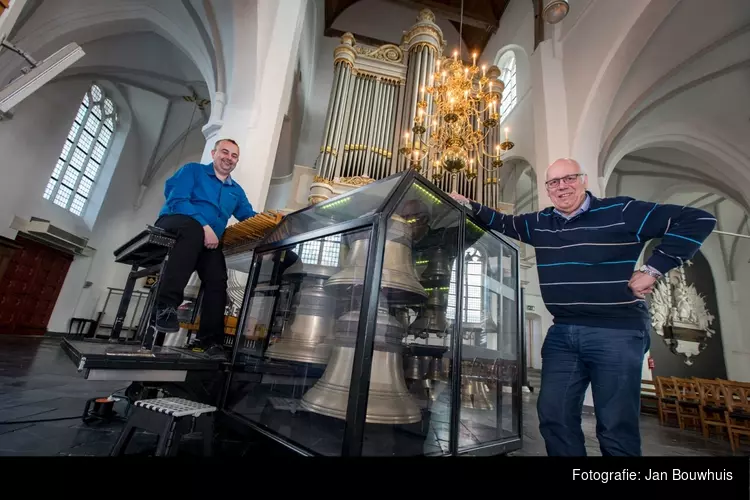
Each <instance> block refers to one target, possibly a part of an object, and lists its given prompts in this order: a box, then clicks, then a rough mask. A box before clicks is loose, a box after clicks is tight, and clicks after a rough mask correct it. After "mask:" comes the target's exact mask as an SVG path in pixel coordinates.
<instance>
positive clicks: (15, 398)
mask: <svg viewBox="0 0 750 500" xmlns="http://www.w3.org/2000/svg"><path fill="white" fill-rule="evenodd" d="M60 340H61V339H60V338H59V337H48V338H28V337H26V338H24V337H11V336H0V456H14V455H25V456H29V455H32V456H66V455H72V456H106V455H107V454H108V453H109V450H110V448H111V447H112V445H113V443H114V442H115V440H116V438H117V436H118V434H119V431H120V429H121V425H122V424H119V423H96V422H94V423H91V424H85V423H83V422H82V421H81V419H80V418H79V416H80V415H81V413H82V411H83V408H84V405H85V403H86V400H87V399H89V398H92V397H102V396H104V397H106V396H108V395H109V394H111V393H113V392H115V391H117V390H119V389H124V387H123V385H125V384H123V383H122V382H114V383H113V382H92V381H87V380H84V379H83V377H82V376H81V374H79V373H78V372H77V371H76V367H75V366H74V364H73V363H72V362H71V361H70V359H69V358H68V357H67V356H66V355H65V354H64V353H63V351H62V349H61V348H60ZM530 381H531V383H532V385H534V386H538V379H537V378H536V376H535V375H534V374H531V375H530ZM535 403H536V396H535V395H534V394H529V393H526V394H524V428H525V430H524V446H523V449H522V450H520V451H519V452H516V453H515V454H517V455H545V454H546V453H545V451H544V442H543V441H542V439H541V436H540V435H539V431H538V428H537V427H538V420H537V418H536V410H535ZM118 405H121V406H119V407H116V409H119V410H120V411H121V410H123V409H124V407H123V406H122V405H124V403H118ZM55 419H59V420H55ZM29 420H35V421H36V420H46V421H42V422H25V421H29ZM9 422H17V423H9ZM595 425H596V423H595V420H594V417H593V415H591V414H585V415H584V418H583V431H584V434H585V436H586V445H587V448H588V451H589V454H590V455H599V454H600V453H599V449H598V444H597V441H596V437H595ZM641 429H642V435H643V453H644V455H659V456H669V455H673V456H674V455H681V456H696V455H708V456H720V455H731V454H732V452H731V449H730V447H729V443H728V442H727V441H726V440H723V441H722V440H721V439H720V438H711V439H710V440H705V439H703V437H702V436H701V435H700V433H699V432H696V431H694V430H685V431H681V430H680V429H679V428H675V427H665V426H660V425H659V422H658V419H657V418H656V417H652V416H650V415H644V416H643V417H642V422H641ZM145 439H146V436H142V437H141V442H136V443H135V446H136V448H137V447H139V446H140V447H142V448H143V449H145V450H147V449H148V445H150V442H147V441H145ZM243 446H244V444H243V443H241V442H238V441H236V440H234V441H233V440H232V439H229V438H225V439H224V440H223V441H222V443H221V444H220V447H219V454H221V452H222V450H223V451H225V452H226V453H227V454H231V453H232V452H236V451H237V450H241V449H242V448H243ZM136 451H137V450H136Z"/></svg>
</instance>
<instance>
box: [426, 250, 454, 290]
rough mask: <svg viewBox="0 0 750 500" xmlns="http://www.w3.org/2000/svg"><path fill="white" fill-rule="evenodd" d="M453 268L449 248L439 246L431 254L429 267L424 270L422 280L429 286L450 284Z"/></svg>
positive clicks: (436, 286) (437, 286) (435, 286)
mask: <svg viewBox="0 0 750 500" xmlns="http://www.w3.org/2000/svg"><path fill="white" fill-rule="evenodd" d="M451 270H452V269H451V258H450V255H449V254H448V252H447V250H445V249H444V248H443V247H437V248H436V249H435V250H434V251H433V252H432V253H431V254H430V257H429V260H428V262H427V267H426V268H425V270H424V271H422V278H421V279H420V282H421V283H422V285H424V286H426V287H429V288H439V287H446V286H449V285H450V282H451Z"/></svg>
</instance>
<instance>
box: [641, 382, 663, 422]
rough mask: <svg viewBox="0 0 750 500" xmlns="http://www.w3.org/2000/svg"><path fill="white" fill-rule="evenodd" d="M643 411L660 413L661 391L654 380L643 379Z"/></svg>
mask: <svg viewBox="0 0 750 500" xmlns="http://www.w3.org/2000/svg"><path fill="white" fill-rule="evenodd" d="M641 413H650V414H654V413H656V414H658V413H659V391H657V389H656V383H655V382H654V381H653V380H645V379H644V380H641Z"/></svg>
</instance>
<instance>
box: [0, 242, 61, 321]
mask: <svg viewBox="0 0 750 500" xmlns="http://www.w3.org/2000/svg"><path fill="white" fill-rule="evenodd" d="M15 243H17V244H19V245H20V247H21V248H19V249H17V250H15V252H14V253H13V255H12V257H11V258H10V262H9V263H8V264H7V265H6V269H5V273H4V274H3V277H2V280H0V334H13V335H43V334H44V333H46V332H47V323H49V319H50V316H52V310H53V309H54V307H55V303H56V302H57V298H58V296H59V295H60V290H61V289H62V286H63V282H64V281H65V276H66V275H67V274H68V269H69V268H70V264H71V262H72V261H73V256H72V255H68V254H65V253H63V252H60V251H58V250H55V249H53V248H50V247H48V246H46V245H43V244H41V243H38V242H36V241H32V240H29V239H26V238H24V237H23V236H21V235H19V236H18V237H17V238H16V241H15Z"/></svg>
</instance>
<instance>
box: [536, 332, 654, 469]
mask: <svg viewBox="0 0 750 500" xmlns="http://www.w3.org/2000/svg"><path fill="white" fill-rule="evenodd" d="M650 340H651V339H650V335H649V332H648V331H646V330H616V329H610V328H593V327H588V326H573V325H553V326H552V328H550V329H549V332H548V333H547V337H546V338H545V339H544V344H543V345H542V387H541V389H540V391H539V400H538V401H537V411H538V413H539V430H540V431H541V433H542V437H543V438H544V442H545V445H546V447H547V455H549V456H586V447H585V445H584V438H583V431H582V430H581V411H582V409H583V399H584V396H585V395H586V389H587V388H588V386H589V383H591V387H592V395H593V397H594V412H595V413H596V437H597V438H598V440H599V447H600V448H601V451H602V455H604V456H608V455H617V456H640V455H641V435H640V428H639V418H640V410H641V371H642V367H643V357H644V354H645V353H646V351H648V349H649V347H650Z"/></svg>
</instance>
